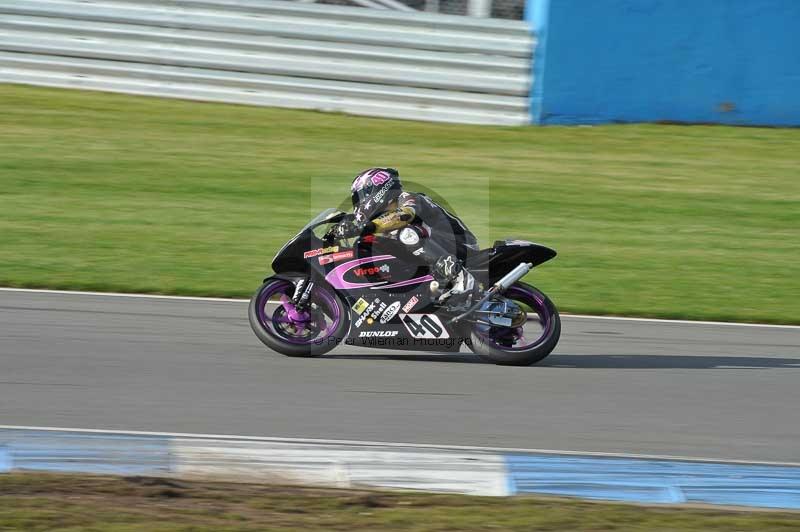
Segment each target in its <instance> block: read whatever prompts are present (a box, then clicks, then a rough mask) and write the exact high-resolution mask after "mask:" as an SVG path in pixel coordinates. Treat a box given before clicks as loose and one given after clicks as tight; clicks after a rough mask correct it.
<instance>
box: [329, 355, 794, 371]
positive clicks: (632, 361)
mask: <svg viewBox="0 0 800 532" xmlns="http://www.w3.org/2000/svg"><path fill="white" fill-rule="evenodd" d="M322 358H323V359H333V360H402V361H406V362H447V363H450V364H488V365H492V363H491V362H487V361H485V360H483V359H481V358H480V357H478V356H477V355H471V354H469V353H459V354H456V353H452V354H441V355H437V354H402V353H387V354H385V355H384V354H363V355H362V354H334V355H325V356H323V357H322ZM523 367H524V366H523ZM528 367H530V368H537V367H538V368H575V369H601V368H609V369H769V368H787V369H800V358H769V357H748V356H737V357H733V356H704V355H695V356H689V355H565V354H556V355H550V356H549V357H548V358H546V359H544V360H543V361H542V362H540V363H539V364H535V365H533V366H528Z"/></svg>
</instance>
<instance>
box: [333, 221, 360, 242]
mask: <svg viewBox="0 0 800 532" xmlns="http://www.w3.org/2000/svg"><path fill="white" fill-rule="evenodd" d="M359 234H361V228H360V227H358V226H357V225H356V224H355V223H353V221H352V220H343V221H341V222H339V223H338V224H336V225H334V226H333V227H331V230H330V231H329V235H330V237H331V240H344V239H345V238H352V237H354V236H358V235H359Z"/></svg>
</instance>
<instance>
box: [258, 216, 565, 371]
mask: <svg viewBox="0 0 800 532" xmlns="http://www.w3.org/2000/svg"><path fill="white" fill-rule="evenodd" d="M347 216H350V215H348V214H346V213H344V212H342V211H339V210H336V209H327V210H325V211H323V212H321V213H320V214H319V215H317V216H316V217H315V218H314V219H312V220H311V221H310V222H309V223H308V224H306V226H305V227H303V229H301V230H300V232H299V233H298V234H297V235H296V236H295V237H294V238H292V239H291V240H290V241H289V242H287V243H286V244H285V245H284V246H283V247H282V248H281V250H280V251H278V253H277V255H276V256H275V258H274V259H273V261H272V269H273V270H274V272H275V275H272V276H270V277H267V278H266V279H264V282H263V284H262V285H261V287H260V288H259V289H258V290H257V291H256V293H255V294H254V295H253V297H252V299H251V300H250V307H249V312H248V314H249V318H250V325H251V327H252V328H253V331H254V332H255V334H256V336H258V338H259V339H260V340H261V341H262V342H263V343H264V344H265V345H267V346H268V347H269V348H271V349H273V350H275V351H277V352H278V353H281V354H284V355H287V356H293V357H316V356H320V355H323V354H324V353H326V352H328V351H329V350H331V349H333V348H334V347H335V346H337V345H339V344H341V343H344V344H346V345H357V346H366V347H372V348H385V349H400V350H415V351H437V352H458V351H459V350H460V349H461V346H462V344H465V345H466V346H468V347H469V349H471V350H472V351H473V352H474V353H476V354H477V355H479V356H481V357H482V358H484V359H487V360H489V361H491V362H494V363H495V364H501V365H518V366H522V365H530V364H535V363H536V362H539V361H540V360H542V359H544V358H545V357H546V356H547V355H549V354H550V352H551V351H552V350H553V349H554V348H555V346H556V344H557V343H558V339H559V336H560V334H561V320H560V318H559V315H558V311H557V310H556V307H555V305H553V303H552V302H551V301H550V299H548V297H547V296H546V295H544V294H543V293H542V292H541V291H539V290H538V289H536V288H535V287H533V286H531V285H529V284H526V283H523V282H521V281H520V279H521V278H522V277H523V276H524V275H525V274H527V273H528V272H529V271H530V270H531V269H532V268H533V267H535V266H538V265H539V264H542V263H543V262H546V261H548V260H550V259H552V258H553V257H555V256H556V252H555V251H554V250H552V249H550V248H547V247H545V246H542V245H539V244H535V243H532V242H527V241H523V240H499V241H497V242H495V243H494V246H493V247H491V248H489V249H484V250H482V251H480V252H478V253H476V254H474V256H471V257H469V258H468V259H467V261H466V264H465V267H466V268H467V269H468V270H469V271H470V273H472V275H473V276H474V277H475V280H476V284H477V287H478V289H477V290H476V293H475V294H472V295H471V296H469V297H468V298H467V300H466V301H460V300H459V301H455V302H450V301H449V300H445V301H443V302H439V297H438V296H439V294H440V292H439V291H438V286H437V285H438V283H436V281H435V280H434V278H433V277H432V276H431V275H430V273H429V270H428V266H427V265H426V264H425V263H423V262H422V261H421V260H419V259H418V258H417V257H415V256H414V255H413V253H412V252H411V251H409V250H408V248H407V247H406V246H405V245H403V244H402V243H401V242H400V241H399V239H398V235H397V234H396V233H397V232H394V234H392V233H389V234H382V235H365V236H361V237H357V238H354V239H352V240H351V239H346V240H340V241H333V240H331V238H330V234H331V233H330V232H329V231H328V229H330V227H331V226H332V225H333V224H336V223H338V222H340V221H341V220H343V219H345V217H347Z"/></svg>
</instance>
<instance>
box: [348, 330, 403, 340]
mask: <svg viewBox="0 0 800 532" xmlns="http://www.w3.org/2000/svg"><path fill="white" fill-rule="evenodd" d="M399 332H400V331H361V332H360V333H358V337H359V338H369V337H375V336H377V337H386V336H397V335H398V333H399Z"/></svg>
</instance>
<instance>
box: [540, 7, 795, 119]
mask: <svg viewBox="0 0 800 532" xmlns="http://www.w3.org/2000/svg"><path fill="white" fill-rule="evenodd" d="M526 19H527V20H528V22H529V23H530V24H531V27H532V30H533V31H534V32H536V33H537V40H538V45H537V49H536V51H535V53H534V61H533V88H532V93H531V114H532V117H531V119H532V121H533V122H534V123H537V124H596V123H604V122H654V121H676V122H689V123H695V122H697V123H706V122H710V123H721V124H739V125H772V126H800V30H798V28H800V2H799V1H797V0H591V1H587V0H527V6H526Z"/></svg>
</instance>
